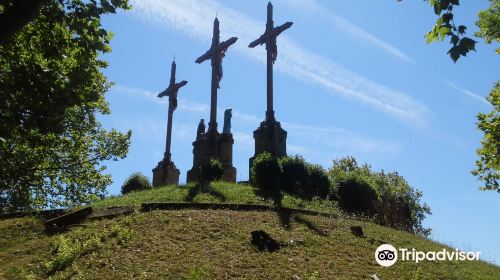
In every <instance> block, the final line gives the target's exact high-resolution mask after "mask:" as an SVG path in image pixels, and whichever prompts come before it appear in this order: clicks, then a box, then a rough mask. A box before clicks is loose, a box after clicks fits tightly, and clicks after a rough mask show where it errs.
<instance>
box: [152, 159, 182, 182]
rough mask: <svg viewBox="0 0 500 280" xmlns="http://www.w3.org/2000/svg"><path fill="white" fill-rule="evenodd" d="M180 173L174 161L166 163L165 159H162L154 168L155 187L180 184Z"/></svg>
mask: <svg viewBox="0 0 500 280" xmlns="http://www.w3.org/2000/svg"><path fill="white" fill-rule="evenodd" d="M180 174H181V172H180V171H179V169H177V168H176V167H175V164H174V163H173V162H170V163H167V164H165V162H164V161H160V162H158V165H157V166H156V167H155V168H154V169H153V187H160V186H166V185H179V175H180Z"/></svg>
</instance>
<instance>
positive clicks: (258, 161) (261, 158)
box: [251, 152, 282, 206]
mask: <svg viewBox="0 0 500 280" xmlns="http://www.w3.org/2000/svg"><path fill="white" fill-rule="evenodd" d="M251 175H252V185H254V186H255V187H257V188H258V189H259V195H261V196H264V197H270V198H271V199H273V200H274V203H275V204H276V205H277V206H281V199H282V195H281V185H280V181H281V177H282V176H281V168H280V165H279V162H278V159H277V158H276V157H273V156H272V155H271V154H270V153H267V152H264V153H262V154H260V155H258V156H257V157H256V158H255V159H254V161H253V164H252V167H251Z"/></svg>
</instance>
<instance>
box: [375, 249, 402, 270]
mask: <svg viewBox="0 0 500 280" xmlns="http://www.w3.org/2000/svg"><path fill="white" fill-rule="evenodd" d="M375 260H376V261H377V263H378V264H379V265H381V266H385V267H388V266H391V265H393V264H395V263H396V261H397V260H398V251H397V250H396V248H394V246H392V245H391V244H382V245H380V246H379V247H378V248H377V250H375Z"/></svg>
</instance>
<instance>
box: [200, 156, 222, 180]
mask: <svg viewBox="0 0 500 280" xmlns="http://www.w3.org/2000/svg"><path fill="white" fill-rule="evenodd" d="M223 173H224V167H223V166H222V163H221V162H220V161H219V160H217V159H211V160H210V161H209V162H208V163H206V164H204V165H202V166H201V170H200V178H201V180H202V181H203V182H212V181H217V180H221V179H222V174H223Z"/></svg>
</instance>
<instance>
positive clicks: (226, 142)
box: [187, 17, 238, 183]
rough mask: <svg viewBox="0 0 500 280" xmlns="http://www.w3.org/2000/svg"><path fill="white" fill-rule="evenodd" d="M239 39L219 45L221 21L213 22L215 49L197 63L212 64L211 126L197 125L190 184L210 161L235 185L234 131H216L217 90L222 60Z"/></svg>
mask: <svg viewBox="0 0 500 280" xmlns="http://www.w3.org/2000/svg"><path fill="white" fill-rule="evenodd" d="M236 40H238V38H236V37H232V38H230V39H229V40H227V41H224V42H220V30H219V20H218V19H217V17H216V18H215V20H214V31H213V38H212V46H211V47H210V49H209V50H208V51H207V52H206V53H205V54H203V55H202V56H200V57H199V58H198V59H196V63H202V62H204V61H206V60H209V59H210V60H211V64H212V82H211V100H210V122H209V123H208V130H207V131H206V132H205V124H204V122H203V120H201V121H200V124H199V125H198V131H197V133H196V134H197V135H196V140H195V141H194V142H193V168H191V170H189V171H188V172H187V182H188V183H190V182H199V181H200V168H201V166H203V165H205V164H208V163H209V162H210V160H211V159H218V160H219V161H220V162H221V163H222V166H223V168H224V173H223V175H222V179H223V180H224V181H228V182H236V168H234V167H233V143H234V139H233V135H232V133H231V131H230V130H229V131H226V130H224V131H223V132H222V134H221V133H219V132H218V131H217V89H218V88H220V81H221V79H222V75H223V72H222V59H223V58H224V56H225V53H226V51H227V49H228V48H229V47H230V46H231V45H232V44H234V43H235V42H236Z"/></svg>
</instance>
